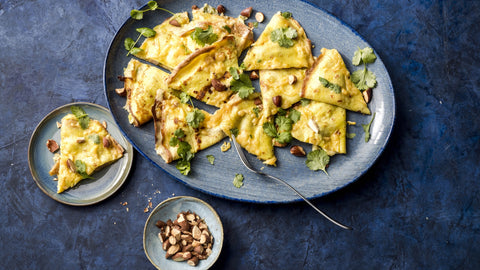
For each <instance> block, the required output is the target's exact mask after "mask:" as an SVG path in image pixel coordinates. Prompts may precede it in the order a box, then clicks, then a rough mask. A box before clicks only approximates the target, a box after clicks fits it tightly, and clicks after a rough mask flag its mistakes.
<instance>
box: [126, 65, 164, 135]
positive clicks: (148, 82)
mask: <svg viewBox="0 0 480 270" xmlns="http://www.w3.org/2000/svg"><path fill="white" fill-rule="evenodd" d="M167 77H168V73H166V72H164V71H162V70H161V69H159V68H156V67H154V66H151V65H148V64H144V63H142V62H140V61H138V60H135V59H132V60H130V62H129V63H128V65H127V67H126V68H125V70H124V75H123V78H122V80H123V82H124V89H125V91H126V95H127V102H126V104H125V109H126V110H127V111H128V113H129V114H128V121H129V122H130V123H131V124H133V125H134V126H136V127H138V126H140V125H143V124H145V123H146V122H148V121H150V120H151V119H152V106H153V104H154V102H155V96H156V93H157V90H159V89H162V90H164V89H166V87H167V86H166V83H165V80H166V78H167Z"/></svg>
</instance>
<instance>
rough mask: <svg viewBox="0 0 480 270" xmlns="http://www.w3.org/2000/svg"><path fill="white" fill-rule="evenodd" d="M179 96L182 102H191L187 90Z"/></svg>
mask: <svg viewBox="0 0 480 270" xmlns="http://www.w3.org/2000/svg"><path fill="white" fill-rule="evenodd" d="M179 97H180V102H182V103H185V104H186V103H188V102H190V100H191V99H190V96H189V95H188V94H187V93H185V92H182V93H180V96H179Z"/></svg>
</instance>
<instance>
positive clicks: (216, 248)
mask: <svg viewBox="0 0 480 270" xmlns="http://www.w3.org/2000/svg"><path fill="white" fill-rule="evenodd" d="M182 211H190V212H195V213H196V214H197V215H198V216H200V218H203V219H204V220H205V223H206V224H207V226H208V229H209V230H210V233H211V234H212V235H213V239H214V240H213V241H214V242H213V246H212V254H211V255H210V256H208V258H207V259H205V260H200V261H199V262H198V264H197V266H195V267H193V266H190V265H188V264H187V262H186V261H183V262H176V261H174V260H172V259H166V258H165V253H166V251H165V250H163V249H162V242H161V241H160V239H159V238H158V233H159V232H160V229H159V228H158V227H157V226H156V225H155V223H156V222H157V221H158V220H162V221H167V220H168V219H171V220H175V219H176V218H177V214H178V213H180V212H182ZM222 246H223V225H222V222H221V220H220V217H219V216H218V214H217V212H216V211H215V210H214V209H213V208H212V207H211V206H210V205H209V204H207V203H206V202H204V201H202V200H200V199H197V198H194V197H188V196H178V197H173V198H170V199H167V200H165V201H163V202H161V203H160V204H159V205H157V206H156V207H155V209H153V211H152V212H151V213H150V216H149V217H148V219H147V222H146V223H145V228H144V231H143V249H144V250H145V254H146V255H147V258H148V259H149V260H150V262H151V263H152V264H153V265H154V266H155V267H156V268H157V269H161V270H170V269H175V270H182V269H189V270H192V269H195V270H200V269H208V268H210V267H212V265H213V264H214V263H215V261H216V260H217V258H218V256H219V255H220V251H221V250H222Z"/></svg>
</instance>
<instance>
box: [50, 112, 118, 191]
mask: <svg viewBox="0 0 480 270" xmlns="http://www.w3.org/2000/svg"><path fill="white" fill-rule="evenodd" d="M97 136H98V137H97ZM60 138H61V143H60V145H61V148H60V159H59V162H60V165H59V170H58V174H57V178H58V186H57V192H58V193H61V192H63V191H65V190H67V189H69V188H71V187H73V186H75V185H76V184H78V182H80V181H81V180H83V179H84V178H83V177H82V176H81V175H80V174H78V173H76V172H73V171H72V170H71V169H70V168H69V166H68V164H67V162H68V160H71V161H72V162H73V163H75V161H77V160H80V161H82V162H83V163H85V165H86V170H85V172H86V173H87V174H88V175H91V174H92V173H93V172H95V171H96V170H97V169H98V168H101V167H103V166H105V165H107V164H109V163H111V162H113V161H115V160H117V159H119V158H121V157H122V156H123V148H122V147H121V146H120V145H119V144H118V143H117V142H116V141H115V140H114V139H113V138H112V137H111V136H110V134H109V133H108V132H107V130H106V129H105V127H104V126H103V125H102V124H101V123H100V122H98V121H97V120H94V119H91V120H90V123H89V125H88V128H87V129H82V128H81V127H80V125H79V123H78V120H77V118H76V117H75V116H74V115H73V114H68V115H66V116H65V117H63V118H62V127H61V130H60ZM104 138H106V139H107V140H109V142H110V145H109V147H105V146H104V144H103V140H104Z"/></svg>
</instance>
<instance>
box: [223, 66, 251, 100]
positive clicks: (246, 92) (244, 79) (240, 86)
mask: <svg viewBox="0 0 480 270" xmlns="http://www.w3.org/2000/svg"><path fill="white" fill-rule="evenodd" d="M228 71H229V72H230V74H231V75H232V78H233V80H232V81H231V82H230V90H232V91H233V92H237V93H238V95H239V96H240V97H241V98H242V99H245V98H248V97H249V96H250V94H252V93H253V92H254V91H255V87H253V84H252V81H251V80H250V77H249V76H248V75H247V74H245V73H241V74H239V73H238V70H237V69H236V68H234V67H230V68H229V70H228Z"/></svg>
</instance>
